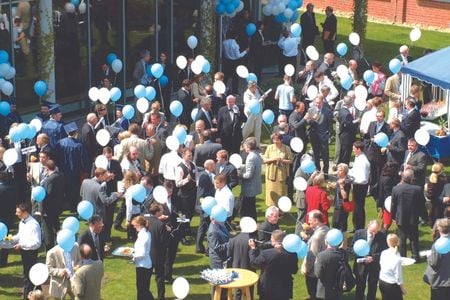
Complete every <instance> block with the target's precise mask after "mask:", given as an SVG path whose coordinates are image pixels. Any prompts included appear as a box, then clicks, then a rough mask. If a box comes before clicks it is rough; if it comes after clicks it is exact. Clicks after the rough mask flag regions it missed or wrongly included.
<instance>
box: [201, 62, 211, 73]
mask: <svg viewBox="0 0 450 300" xmlns="http://www.w3.org/2000/svg"><path fill="white" fill-rule="evenodd" d="M209 71H211V64H210V63H209V61H207V60H206V59H205V62H204V63H203V67H202V72H203V73H209Z"/></svg>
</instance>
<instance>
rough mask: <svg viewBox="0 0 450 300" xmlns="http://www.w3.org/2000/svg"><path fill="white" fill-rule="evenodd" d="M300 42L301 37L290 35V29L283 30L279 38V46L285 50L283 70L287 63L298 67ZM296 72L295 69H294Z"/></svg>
mask: <svg viewBox="0 0 450 300" xmlns="http://www.w3.org/2000/svg"><path fill="white" fill-rule="evenodd" d="M299 44H300V37H293V36H291V35H290V32H289V30H288V29H285V30H284V31H283V34H282V36H281V37H280V39H279V40H278V47H280V49H281V50H283V61H282V63H281V65H282V67H283V68H282V70H284V67H285V66H286V65H287V64H291V65H293V66H294V69H296V67H297V55H298V45H299ZM294 74H295V71H294Z"/></svg>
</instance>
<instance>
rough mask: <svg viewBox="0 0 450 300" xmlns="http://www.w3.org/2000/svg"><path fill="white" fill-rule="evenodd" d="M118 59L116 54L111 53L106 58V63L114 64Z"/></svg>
mask: <svg viewBox="0 0 450 300" xmlns="http://www.w3.org/2000/svg"><path fill="white" fill-rule="evenodd" d="M116 59H117V55H116V54H115V53H109V54H108V55H107V56H106V61H107V62H108V64H112V62H113V61H114V60H116Z"/></svg>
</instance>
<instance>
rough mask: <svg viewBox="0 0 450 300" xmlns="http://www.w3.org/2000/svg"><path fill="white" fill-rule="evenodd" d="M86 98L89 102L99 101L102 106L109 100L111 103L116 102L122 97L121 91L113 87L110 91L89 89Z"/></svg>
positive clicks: (95, 88) (96, 88)
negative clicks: (87, 97)
mask: <svg viewBox="0 0 450 300" xmlns="http://www.w3.org/2000/svg"><path fill="white" fill-rule="evenodd" d="M88 96H89V99H91V101H93V102H96V101H100V102H101V103H103V104H108V102H109V101H110V100H111V101H112V102H117V101H118V100H119V99H120V98H121V97H122V91H121V90H120V89H119V88H118V87H113V88H111V89H110V90H108V89H107V88H105V87H103V88H100V89H99V88H98V87H95V86H93V87H91V88H90V89H89V91H88Z"/></svg>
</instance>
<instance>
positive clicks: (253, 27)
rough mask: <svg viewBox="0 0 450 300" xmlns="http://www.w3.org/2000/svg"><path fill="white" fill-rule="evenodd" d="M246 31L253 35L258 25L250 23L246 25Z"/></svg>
mask: <svg viewBox="0 0 450 300" xmlns="http://www.w3.org/2000/svg"><path fill="white" fill-rule="evenodd" d="M245 31H246V32H247V35H248V36H252V35H254V34H255V32H256V25H255V24H253V23H248V24H247V27H245Z"/></svg>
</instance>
